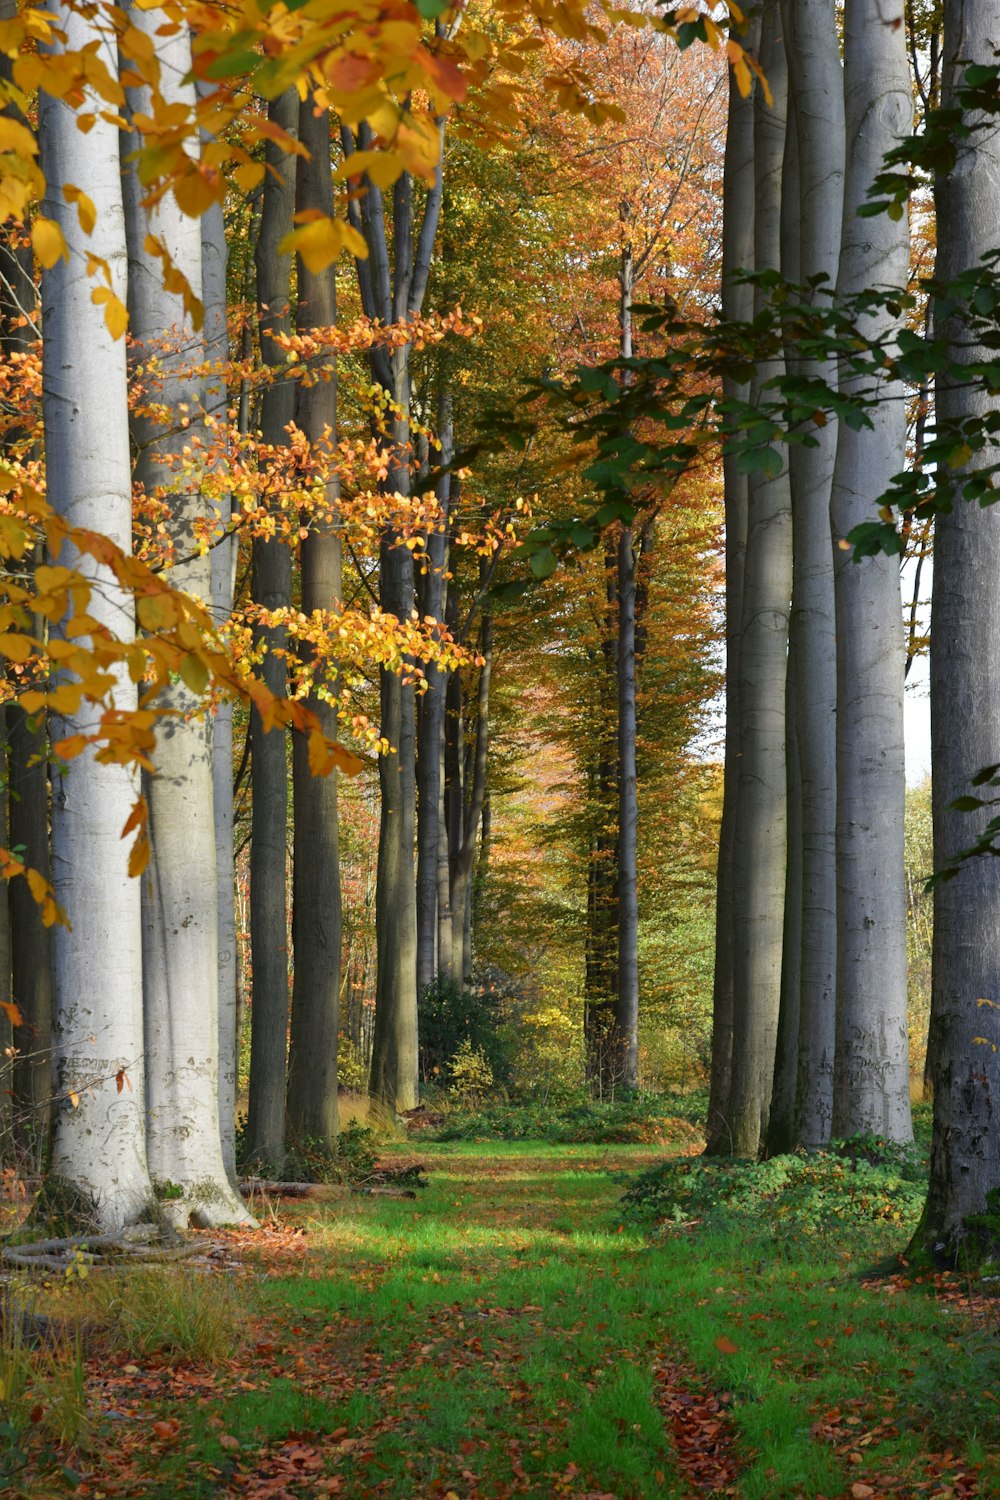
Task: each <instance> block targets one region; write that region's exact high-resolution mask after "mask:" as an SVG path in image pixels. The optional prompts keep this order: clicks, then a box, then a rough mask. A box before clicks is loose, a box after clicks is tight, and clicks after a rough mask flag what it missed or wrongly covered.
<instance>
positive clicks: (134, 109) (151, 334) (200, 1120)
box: [124, 10, 249, 1226]
mask: <svg viewBox="0 0 1000 1500" xmlns="http://www.w3.org/2000/svg"><path fill="white" fill-rule="evenodd" d="M163 24H164V17H163V13H162V12H161V11H157V10H143V11H137V12H136V14H135V25H136V28H137V29H142V30H145V31H146V33H147V35H148V36H149V37H150V40H151V41H152V39H153V37H155V36H158V35H159V33H158V30H157V28H158V27H160V26H162V25H163ZM157 57H158V61H159V64H160V85H159V87H160V89H161V90H162V93H163V96H164V100H165V102H166V103H167V104H169V103H170V102H173V101H174V99H175V98H177V97H178V96H180V99H181V101H183V99H184V95H185V94H186V93H191V92H193V86H192V85H190V84H187V85H185V84H184V83H179V82H178V80H181V79H184V78H186V77H187V75H188V74H189V72H190V62H191V53H190V42H189V39H188V35H187V33H186V32H184V31H181V32H178V33H177V34H176V35H175V36H173V37H170V38H168V39H166V40H163V39H161V40H160V44H159V48H158V52H157ZM127 94H128V108H129V111H130V113H131V115H132V116H133V118H134V117H135V116H136V115H142V114H144V113H145V114H148V113H149V111H150V91H149V90H147V89H146V88H141V89H140V88H134V87H133V88H130V89H129V90H128V91H127ZM124 189H125V226H126V234H127V241H128V256H129V277H128V309H129V321H130V325H131V328H132V334H133V338H134V340H135V347H136V360H135V364H136V366H137V367H138V369H139V370H143V369H144V367H146V368H147V373H146V374H145V380H146V386H147V389H146V396H145V400H146V402H147V404H148V407H154V406H155V408H156V414H155V415H153V416H150V415H146V416H142V415H137V417H136V419H135V422H134V432H135V437H136V442H137V447H138V450H139V459H138V463H137V465H136V471H135V479H136V481H137V482H138V483H139V484H141V485H142V486H143V487H144V489H145V491H146V494H147V495H151V494H153V493H154V492H157V491H162V492H163V493H164V496H165V501H166V505H167V507H168V517H167V520H166V523H165V525H166V533H167V536H168V538H169V542H170V545H171V548H172V554H173V561H172V567H171V580H172V583H173V585H174V587H175V588H177V589H182V590H183V591H184V592H185V593H186V594H187V595H189V596H191V597H193V598H194V599H196V600H198V601H199V602H200V603H201V604H203V605H205V606H209V607H210V606H211V602H212V564H211V559H210V557H208V556H207V555H206V554H205V553H204V551H203V549H202V548H200V547H199V545H198V537H197V524H196V523H197V522H198V520H199V519H200V516H201V511H202V500H201V495H200V493H199V491H198V489H197V487H196V485H195V484H194V482H193V481H192V480H191V479H190V478H188V477H187V476H182V477H181V478H180V480H178V478H177V476H176V472H175V467H174V465H175V464H176V462H177V461H178V460H180V459H183V457H184V456H185V454H186V453H189V452H190V451H191V444H192V439H195V440H197V437H198V435H199V434H200V433H203V431H204V429H203V427H202V423H203V413H204V408H205V388H204V376H203V375H202V374H201V373H200V370H201V369H203V368H204V360H205V352H206V351H205V345H204V339H203V337H202V336H201V335H199V334H198V333H197V332H196V330H195V328H194V326H193V319H192V317H191V314H190V313H189V312H188V310H187V308H186V307H185V300H184V296H183V294H182V293H179V292H177V291H173V290H168V287H167V284H166V278H165V277H164V276H163V275H162V272H161V267H160V259H161V257H160V256H158V255H157V254H156V253H155V251H154V250H153V248H152V245H151V242H153V243H158V244H159V245H161V246H163V247H164V248H166V250H167V252H168V254H169V256H170V259H171V262H172V264H173V266H174V268H175V270H176V271H177V272H178V273H179V275H180V276H182V277H184V278H185V280H186V283H187V286H188V288H189V289H190V294H193V296H194V297H195V298H198V300H199V301H200V297H201V291H202V275H201V266H202V237H201V227H200V225H199V224H198V222H197V220H195V219H192V218H190V217H189V216H187V215H185V214H183V213H181V211H180V210H179V208H178V206H177V204H176V202H175V200H173V199H164V200H161V202H160V203H159V204H158V205H157V206H156V207H155V208H154V209H149V208H147V206H146V205H145V203H144V202H143V199H142V195H141V188H140V184H139V182H138V179H137V177H136V175H135V173H134V172H129V173H127V174H126V177H125V179H124ZM154 363H155V364H156V365H157V374H156V376H151V375H150V374H149V373H148V366H149V365H151V364H154ZM187 414H190V415H187ZM185 418H186V420H185ZM199 687H200V683H198V682H197V680H196V681H195V685H194V686H191V685H190V684H189V683H188V682H187V681H185V678H184V676H183V675H182V676H181V677H180V679H179V680H178V681H177V682H176V683H172V684H171V686H170V687H169V689H167V690H166V691H165V694H164V698H163V706H164V709H165V711H166V713H167V714H168V715H169V717H168V718H165V719H164V721H163V725H162V728H161V731H160V736H159V744H158V747H157V765H156V770H155V772H153V773H149V774H147V776H146V778H145V781H144V791H145V796H146V801H147V804H148V807H149V841H150V848H151V851H152V852H151V858H150V863H149V866H148V869H147V871H146V874H145V876H144V877H143V893H142V895H143V1018H144V1035H145V1067H146V1112H147V1114H146V1148H147V1155H148V1160H149V1169H150V1173H151V1175H152V1177H153V1182H154V1186H155V1187H159V1186H160V1185H161V1184H168V1185H169V1188H170V1192H169V1195H167V1196H164V1197H163V1208H162V1210H161V1211H162V1212H163V1213H164V1214H165V1215H167V1216H168V1217H169V1218H171V1219H172V1220H174V1221H175V1222H176V1223H177V1224H178V1225H181V1226H185V1225H187V1224H188V1223H189V1222H193V1223H197V1224H201V1225H203V1226H210V1225H213V1224H220V1223H234V1222H239V1221H241V1220H247V1219H248V1218H249V1216H248V1215H247V1213H246V1210H245V1209H244V1207H243V1204H242V1201H241V1200H240V1198H239V1196H238V1194H237V1193H236V1192H235V1191H234V1189H233V1188H232V1186H231V1184H230V1183H229V1180H228V1177H227V1173H226V1170H225V1167H224V1165H223V1161H222V1141H221V1134H220V1124H219V1092H218V1088H219V1079H218V1060H219V926H218V878H217V869H216V832H215V818H214V787H213V772H212V727H211V722H210V719H209V718H208V716H207V715H206V713H205V712H204V708H203V705H202V702H201V693H200V691H199V690H198V689H199Z"/></svg>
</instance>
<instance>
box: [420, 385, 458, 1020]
mask: <svg viewBox="0 0 1000 1500" xmlns="http://www.w3.org/2000/svg"><path fill="white" fill-rule="evenodd" d="M438 441H439V442H440V444H441V449H440V455H439V459H438V461H439V463H440V464H441V465H442V467H445V466H447V465H448V464H450V463H451V460H452V455H453V450H454V429H453V424H452V402H451V395H450V392H448V391H447V389H445V390H443V391H442V392H441V397H440V401H439V403H438ZM450 496H451V475H450V474H448V473H445V474H442V476H441V478H440V479H439V480H438V485H437V500H438V504H439V506H440V507H441V517H440V522H439V525H438V527H437V528H436V529H435V530H434V531H433V532H432V533H431V535H430V536H429V537H428V538H427V572H426V574H425V575H424V579H423V589H422V598H421V605H420V614H421V617H422V618H423V619H424V620H439V621H441V622H442V624H443V622H444V609H445V593H446V590H447V583H446V581H445V571H446V569H447V566H448V509H449V500H450ZM447 685H448V674H447V672H445V671H442V669H441V668H440V667H438V666H437V665H436V664H435V663H433V662H431V663H430V664H429V665H428V668H427V690H426V692H425V693H424V694H423V696H422V697H421V699H420V703H419V713H418V718H417V991H418V993H419V994H423V992H424V990H425V989H426V988H427V986H428V985H429V984H431V983H432V982H433V980H434V976H435V973H437V972H438V971H439V970H441V969H443V968H444V965H443V964H441V963H439V960H438V873H439V863H440V844H441V842H442V824H441V760H442V752H443V748H444V712H445V698H446V694H447ZM450 961H451V955H450V953H449V955H448V962H449V966H450Z"/></svg>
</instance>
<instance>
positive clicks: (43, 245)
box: [31, 214, 69, 271]
mask: <svg viewBox="0 0 1000 1500" xmlns="http://www.w3.org/2000/svg"><path fill="white" fill-rule="evenodd" d="M31 243H32V246H33V247H34V251H35V254H36V256H37V257H38V262H39V264H40V265H42V266H44V267H45V269H46V271H50V270H51V269H52V267H53V266H54V265H55V263H56V261H57V260H69V246H68V245H67V244H66V240H65V237H64V235H63V232H62V230H61V229H60V228H59V225H58V224H57V223H56V221H55V219H46V218H45V216H44V215H43V214H39V215H38V217H37V218H36V219H35V221H34V223H33V224H32V226H31Z"/></svg>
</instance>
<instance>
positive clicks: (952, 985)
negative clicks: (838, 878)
mask: <svg viewBox="0 0 1000 1500" xmlns="http://www.w3.org/2000/svg"><path fill="white" fill-rule="evenodd" d="M994 22H995V16H994V15H993V13H992V10H991V7H990V6H988V5H986V4H984V3H983V0H969V3H963V4H961V5H959V4H956V3H954V0H947V3H946V4H945V6H944V50H943V61H944V70H943V77H942V106H943V108H945V109H949V108H950V109H951V110H953V111H954V110H955V109H958V110H959V111H961V110H963V108H964V110H965V120H964V121H963V123H970V122H971V123H975V122H976V119H977V117H976V116H975V115H972V116H971V118H970V114H969V110H968V105H967V104H963V100H962V98H961V88H962V86H963V84H964V83H965V82H966V78H967V76H968V75H967V73H966V69H967V66H968V65H969V64H971V65H973V67H974V66H975V65H977V64H978V65H983V64H987V65H988V64H990V63H992V61H993V57H994V46H995V37H994V29H995V28H994ZM978 119H979V123H980V124H981V123H982V117H981V116H979V117H978ZM935 197H936V208H937V222H938V260H937V268H936V269H937V279H938V281H939V283H940V284H941V285H942V286H943V287H947V286H948V285H949V283H954V282H955V279H956V278H957V277H960V276H962V275H963V274H966V275H967V274H968V273H970V272H973V273H976V272H979V271H980V270H981V268H982V267H983V265H984V261H985V259H986V257H987V256H988V254H989V253H990V252H991V251H995V249H996V241H997V213H998V209H1000V152H998V150H997V142H996V136H995V132H994V131H993V130H986V131H980V132H979V133H977V136H976V139H975V144H974V146H972V147H970V146H969V145H968V144H967V145H966V146H965V148H964V149H962V148H961V146H960V147H959V152H958V155H957V160H956V162H955V165H954V167H953V169H952V170H951V171H944V172H942V173H941V175H940V177H939V180H938V182H937V185H936V192H935ZM942 300H943V299H942ZM948 311H950V316H948ZM968 311H969V309H968V307H967V305H966V306H963V301H962V298H961V297H957V298H955V300H954V301H953V302H952V305H951V308H950V310H949V309H946V308H945V307H940V309H939V316H940V317H941V323H942V326H941V327H940V328H939V335H940V336H942V337H943V338H944V339H945V340H946V341H947V345H948V353H949V356H950V359H951V361H952V365H951V368H950V369H949V370H948V372H947V373H945V374H943V375H942V376H940V377H939V379H938V382H937V397H936V400H937V418H938V421H939V423H940V424H941V425H942V426H943V427H948V428H949V429H950V430H952V431H960V430H962V429H963V427H964V426H965V424H970V430H971V425H973V424H975V423H976V422H981V421H982V420H983V419H984V418H989V417H990V416H992V415H994V414H995V413H996V409H997V402H996V397H995V395H992V394H988V393H986V392H984V391H983V390H982V389H981V388H980V387H978V386H977V385H976V384H973V383H971V382H969V381H968V380H966V379H963V378H962V367H963V366H964V365H967V364H969V363H972V362H974V361H976V360H977V359H982V358H984V357H985V358H987V359H988V358H989V357H990V355H989V352H988V350H987V349H986V348H984V347H983V345H982V344H981V343H979V342H978V339H977V336H976V335H975V334H971V335H970V331H969V326H968ZM980 337H981V335H980ZM982 464H983V460H982V459H979V460H978V461H977V460H975V459H972V458H971V454H970V455H969V462H968V463H967V465H966V466H965V470H964V473H963V471H962V469H960V470H959V472H960V475H961V477H965V476H966V475H967V474H968V473H969V472H970V471H971V472H972V473H974V472H975V469H976V468H977V467H982ZM998 576H1000V510H998V509H997V507H996V506H991V507H990V508H989V509H980V508H979V507H973V506H972V505H970V504H969V503H968V502H966V501H963V500H956V501H955V502H953V504H952V505H951V507H950V508H949V509H948V510H946V511H945V512H944V513H943V514H939V515H938V516H937V518H936V523H935V541H934V584H933V597H932V613H931V734H932V741H931V755H932V788H933V790H932V799H933V820H934V863H935V867H936V868H938V869H941V868H942V867H943V866H944V865H945V862H946V860H947V859H949V858H950V857H951V856H953V855H954V854H956V853H957V852H958V850H959V849H960V848H962V847H964V846H965V845H967V844H968V843H969V842H970V841H971V839H970V835H972V836H973V837H974V836H975V834H977V833H978V832H979V831H980V829H981V828H982V826H983V824H984V822H985V820H986V814H985V813H984V812H983V811H982V810H980V809H975V810H974V811H973V815H972V819H971V820H970V816H969V813H968V812H962V811H961V805H962V804H961V801H960V799H962V798H967V797H968V788H969V783H970V782H971V781H972V780H973V778H974V777H975V776H976V773H977V772H978V771H979V769H980V768H981V767H982V766H984V765H987V764H988V763H990V762H993V761H995V759H996V747H997V744H998V743H1000V709H998V701H997V692H996V684H995V681H994V677H995V672H996V662H997V660H998V652H1000V615H998V611H997V601H996V580H997V577H998ZM958 726H961V728H960V732H956V729H957V727H958ZM956 803H958V805H957V806H956ZM970 821H971V822H972V824H973V826H972V827H971V828H970ZM998 880H1000V870H998V867H997V864H996V861H995V860H992V859H977V860H973V861H971V862H969V863H967V864H965V865H964V867H963V868H962V869H961V870H960V871H959V872H958V873H957V875H956V876H955V878H954V879H951V880H946V881H941V882H939V883H938V884H937V885H936V887H935V892H934V940H933V970H932V997H931V1037H930V1042H929V1049H930V1056H931V1067H932V1080H933V1088H934V1132H933V1143H932V1151H931V1180H930V1190H929V1194H928V1199H927V1207H926V1210H925V1213H924V1219H923V1222H922V1224H921V1227H920V1231H919V1234H918V1240H920V1241H922V1242H923V1244H924V1245H926V1246H927V1247H928V1248H929V1249H930V1250H931V1251H932V1252H933V1253H934V1254H935V1255H937V1256H939V1257H941V1258H943V1259H945V1258H946V1259H948V1260H950V1261H954V1260H956V1259H958V1258H960V1257H962V1256H964V1255H968V1256H969V1257H970V1258H971V1259H975V1258H976V1257H977V1256H978V1255H979V1254H980V1253H981V1251H982V1249H983V1247H984V1246H988V1245H990V1243H991V1241H994V1242H995V1235H991V1234H990V1233H989V1232H983V1233H982V1234H979V1233H977V1228H976V1223H975V1219H976V1216H977V1215H979V1216H982V1215H983V1214H984V1213H985V1212H986V1211H987V1208H988V1207H991V1206H992V1204H993V1202H994V1199H993V1198H992V1197H991V1196H990V1195H991V1194H994V1193H995V1192H996V1190H997V1188H998V1187H1000V1156H998V1143H997V1135H996V1129H995V1123H994V1119H993V1113H994V1107H993V1099H994V1097H995V1094H996V1090H997V1088H998V1086H1000V1072H998V1061H997V1059H998V1057H1000V1053H998V1052H997V1051H996V1050H995V1038H996V1026H995V1012H996V1008H997V1005H998V1004H1000V996H998V995H997V992H996V988H995V986H996V976H997V971H998V960H1000V899H998V897H1000V886H998Z"/></svg>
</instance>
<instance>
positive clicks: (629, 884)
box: [615, 241, 639, 1089]
mask: <svg viewBox="0 0 1000 1500" xmlns="http://www.w3.org/2000/svg"><path fill="white" fill-rule="evenodd" d="M633 277H634V263H633V259H632V246H631V243H630V242H628V241H626V243H625V245H624V248H623V250H622V256H621V265H620V267H619V273H618V285H619V294H620V305H619V313H618V321H619V328H620V342H619V353H620V355H621V357H622V359H631V357H632V286H633ZM635 579H636V552H635V536H634V534H633V530H632V527H631V526H622V528H621V534H620V535H619V538H618V590H617V593H618V658H617V664H616V665H617V672H616V686H617V690H618V692H617V699H618V830H617V831H618V840H617V843H618V871H617V874H618V934H617V936H618V988H617V991H616V995H615V1042H616V1053H617V1056H616V1058H615V1072H616V1073H617V1075H618V1078H619V1081H620V1083H621V1085H622V1086H623V1087H624V1088H626V1089H634V1088H637V1087H638V1083H639V891H638V835H639V795H638V781H637V778H636V760H635V757H636V700H635V593H636V589H635Z"/></svg>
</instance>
